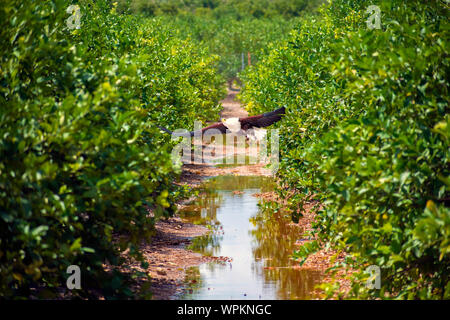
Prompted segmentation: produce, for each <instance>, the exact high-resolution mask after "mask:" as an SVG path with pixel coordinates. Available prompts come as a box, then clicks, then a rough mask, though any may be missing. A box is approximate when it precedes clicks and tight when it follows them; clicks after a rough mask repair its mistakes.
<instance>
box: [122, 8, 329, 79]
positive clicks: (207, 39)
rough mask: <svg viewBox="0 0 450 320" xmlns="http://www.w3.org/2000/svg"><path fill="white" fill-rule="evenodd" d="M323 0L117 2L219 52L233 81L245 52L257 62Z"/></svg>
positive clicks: (223, 72)
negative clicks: (155, 18) (273, 44)
mask: <svg viewBox="0 0 450 320" xmlns="http://www.w3.org/2000/svg"><path fill="white" fill-rule="evenodd" d="M320 3H321V1H307V0H276V1H269V0H264V1H260V0H258V1H253V0H247V1H242V0H236V1H235V0H232V1H221V0H213V1H203V0H201V1H199V0H191V1H185V0H183V1H181V0H180V1H163V0H161V1H159V0H154V1H148V0H145V1H141V0H133V1H126V0H123V1H120V3H119V8H120V11H122V12H127V13H130V12H131V13H134V14H140V15H144V16H150V17H157V20H158V21H161V22H162V24H163V25H166V26H170V27H171V28H172V29H173V30H176V32H177V33H178V34H179V35H180V36H181V37H183V38H184V39H187V40H188V41H190V42H193V41H195V42H197V43H198V44H197V45H198V46H200V47H204V48H207V49H208V50H209V52H210V53H211V54H214V55H217V56H219V57H220V60H219V65H218V70H219V73H220V74H221V75H222V76H223V77H225V78H226V79H227V80H229V81H230V83H231V80H233V78H236V76H237V74H238V73H239V72H240V71H241V69H242V54H244V65H245V66H247V65H248V59H247V53H250V54H251V63H252V64H255V63H256V62H257V61H259V59H260V57H262V56H263V55H264V54H265V53H266V52H267V48H268V47H269V44H270V43H271V42H274V41H276V40H282V39H285V38H286V36H287V35H288V33H289V31H290V30H291V29H292V28H293V27H294V26H295V24H296V23H298V21H299V19H298V17H300V16H303V15H305V14H309V13H311V12H314V11H315V9H316V8H317V6H318V5H319V4H320Z"/></svg>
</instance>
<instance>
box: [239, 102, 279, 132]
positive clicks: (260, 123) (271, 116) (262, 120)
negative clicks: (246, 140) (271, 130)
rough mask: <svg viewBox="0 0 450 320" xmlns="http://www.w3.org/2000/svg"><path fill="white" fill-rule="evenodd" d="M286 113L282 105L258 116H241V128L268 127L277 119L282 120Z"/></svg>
mask: <svg viewBox="0 0 450 320" xmlns="http://www.w3.org/2000/svg"><path fill="white" fill-rule="evenodd" d="M285 113H286V109H285V108H284V107H281V108H280V109H277V110H275V111H272V112H267V113H264V114H260V115H258V116H252V117H248V118H239V121H240V122H241V128H242V129H243V130H248V129H250V128H252V127H256V128H264V127H268V126H270V125H271V124H274V123H275V122H277V121H280V120H281V117H282V116H283V115H284V114H285Z"/></svg>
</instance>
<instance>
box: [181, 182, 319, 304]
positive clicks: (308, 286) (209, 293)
mask: <svg viewBox="0 0 450 320" xmlns="http://www.w3.org/2000/svg"><path fill="white" fill-rule="evenodd" d="M273 187H274V186H273V182H272V180H271V179H270V178H267V177H255V176H246V177H244V176H220V177H216V178H213V179H211V180H210V181H208V182H207V183H206V184H205V188H204V189H203V191H202V192H201V193H200V195H199V197H198V199H197V200H196V201H195V202H194V203H193V204H192V205H190V206H188V207H186V208H185V210H183V212H181V215H182V216H183V217H184V218H185V219H187V220H190V222H192V223H201V224H205V225H207V226H209V227H210V228H211V232H210V233H209V234H208V235H206V236H204V237H199V238H196V239H195V240H194V241H193V244H192V246H191V249H193V250H194V251H197V252H200V253H202V254H205V255H210V256H215V257H228V258H231V259H232V261H231V262H230V261H227V259H226V258H222V259H220V260H219V261H218V262H213V263H208V264H204V265H201V266H199V267H194V268H191V269H190V270H189V271H188V276H187V282H188V283H189V285H188V290H187V292H188V293H187V294H186V295H185V296H182V297H181V298H182V299H194V300H202V299H223V300H228V299H264V300H272V299H283V300H285V299H307V298H309V297H311V294H310V293H311V292H312V291H313V290H314V286H315V284H317V283H318V282H319V281H320V279H321V276H322V275H321V273H319V272H315V271H310V270H299V269H295V268H292V267H293V266H298V263H296V262H295V261H292V260H291V259H290V255H291V254H292V252H293V251H294V249H295V245H294V244H295V242H296V240H297V239H299V238H301V237H302V236H301V235H302V230H300V229H299V228H298V226H296V225H293V224H291V223H290V220H289V218H288V217H284V216H282V215H281V214H280V213H269V212H267V210H266V211H263V210H261V209H260V207H259V206H258V203H259V201H260V200H259V199H258V198H257V197H254V196H253V195H254V194H255V193H262V192H267V191H271V190H273Z"/></svg>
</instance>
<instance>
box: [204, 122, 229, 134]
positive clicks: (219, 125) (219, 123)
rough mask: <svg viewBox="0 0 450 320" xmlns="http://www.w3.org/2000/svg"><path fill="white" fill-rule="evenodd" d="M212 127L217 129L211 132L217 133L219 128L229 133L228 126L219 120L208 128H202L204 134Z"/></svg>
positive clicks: (222, 131)
mask: <svg viewBox="0 0 450 320" xmlns="http://www.w3.org/2000/svg"><path fill="white" fill-rule="evenodd" d="M210 129H215V130H211V131H210V132H211V133H216V132H214V131H216V130H219V131H220V132H221V133H227V127H226V126H225V125H224V124H223V123H222V122H217V123H214V124H212V125H210V126H208V127H206V128H203V129H202V134H205V132H206V131H208V130H210Z"/></svg>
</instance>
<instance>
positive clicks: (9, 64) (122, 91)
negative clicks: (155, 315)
mask: <svg viewBox="0 0 450 320" xmlns="http://www.w3.org/2000/svg"><path fill="white" fill-rule="evenodd" d="M70 4H71V3H70V2H69V1H63V0H54V1H39V2H36V1H7V2H6V1H2V4H1V6H0V17H1V22H0V23H1V28H0V39H1V43H0V48H1V51H2V54H1V57H0V159H1V160H0V233H1V239H0V279H1V280H0V296H2V297H7V298H12V297H15V298H22V297H29V296H30V295H33V296H38V297H41V298H44V297H45V298H48V297H55V296H56V295H57V294H58V291H59V289H61V288H64V287H65V283H66V279H67V276H68V275H67V274H66V268H67V266H69V265H72V264H75V265H79V266H80V268H81V271H82V288H83V290H80V291H72V294H77V295H82V296H90V295H94V294H97V293H99V292H101V293H102V294H104V295H106V296H107V297H111V296H115V297H120V296H127V295H130V292H129V290H128V289H126V285H125V283H124V281H125V280H126V279H125V278H124V277H123V275H121V274H120V272H118V271H115V272H112V273H107V272H105V269H104V266H103V264H104V263H109V264H111V265H112V266H113V267H114V266H118V265H120V264H121V263H122V262H123V261H122V260H123V259H122V258H120V257H121V256H120V253H121V252H123V251H125V250H126V249H129V252H130V254H131V255H132V256H133V257H135V258H138V259H139V257H140V253H139V250H138V245H139V243H140V241H141V240H142V239H147V238H148V237H149V236H150V235H151V234H152V233H153V231H154V228H153V226H154V222H155V220H156V219H158V218H159V217H161V216H168V215H170V214H171V213H172V212H173V211H174V209H175V207H174V200H175V199H176V198H177V197H179V196H180V195H181V194H182V193H183V192H184V191H183V190H182V189H179V188H178V187H175V186H174V185H173V183H172V181H173V179H174V178H175V177H176V174H177V170H178V169H177V168H174V167H173V166H172V163H171V160H170V144H168V141H167V139H168V138H167V137H165V136H162V134H161V133H160V132H159V130H157V129H155V127H154V126H153V124H152V120H157V121H158V124H162V125H167V126H168V125H169V124H170V125H171V126H173V127H187V126H188V124H189V125H192V122H193V121H192V119H194V118H196V119H203V120H205V119H209V118H211V117H212V116H213V115H216V114H217V108H218V100H219V99H220V98H221V96H222V95H223V88H222V80H221V79H220V78H219V77H218V76H217V75H216V74H215V64H216V58H215V57H210V56H209V55H207V54H206V52H205V51H203V50H202V49H200V48H198V47H196V46H194V45H193V44H190V43H188V42H186V41H184V40H181V39H178V38H176V37H175V36H174V35H173V34H172V33H171V32H170V30H169V29H168V28H164V27H163V26H161V25H159V24H158V23H156V22H155V21H152V20H146V21H142V20H139V19H137V18H135V17H133V16H123V15H119V14H117V13H116V12H115V10H116V9H115V6H114V5H110V4H109V3H108V2H107V1H80V2H79V3H78V4H79V5H80V8H81V13H82V19H81V28H80V29H74V30H69V29H68V28H67V25H66V19H67V18H68V17H69V14H68V13H66V9H67V7H68V6H69V5H70Z"/></svg>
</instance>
